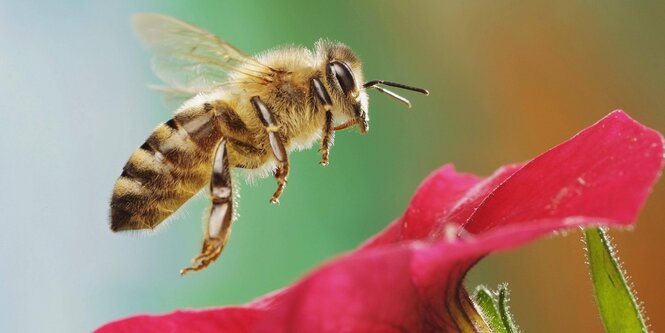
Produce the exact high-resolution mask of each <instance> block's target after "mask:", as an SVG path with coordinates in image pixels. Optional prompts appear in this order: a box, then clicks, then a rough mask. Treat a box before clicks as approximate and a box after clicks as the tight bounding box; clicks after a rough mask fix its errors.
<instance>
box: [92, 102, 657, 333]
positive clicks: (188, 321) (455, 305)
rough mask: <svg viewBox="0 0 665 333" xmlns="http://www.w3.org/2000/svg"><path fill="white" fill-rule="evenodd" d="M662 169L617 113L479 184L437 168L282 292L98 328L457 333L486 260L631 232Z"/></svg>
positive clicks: (653, 147) (647, 139) (636, 128)
mask: <svg viewBox="0 0 665 333" xmlns="http://www.w3.org/2000/svg"><path fill="white" fill-rule="evenodd" d="M662 166H663V138H662V136H661V135H660V134H659V133H658V132H656V131H654V130H651V129H649V128H647V127H645V126H643V125H641V124H639V123H637V122H635V121H634V120H632V119H631V118H630V117H628V116H627V115H626V114H625V113H623V112H622V111H615V112H612V113H611V114H610V115H608V116H607V117H605V118H603V119H602V120H601V121H599V122H598V123H596V124H594V125H593V126H591V127H589V128H587V129H585V130H584V131H582V132H580V133H579V134H577V135H576V136H574V137H573V138H571V139H570V140H568V141H566V142H564V143H562V144H560V145H559V146H556V147H554V148H552V149H550V150H549V151H547V152H545V153H543V154H542V155H540V156H538V157H536V158H535V159H533V160H531V161H529V162H527V163H524V164H516V165H509V166H505V167H502V168H500V169H499V170H498V171H496V172H495V173H494V174H493V175H491V176H490V177H487V178H484V179H483V178H480V177H477V176H474V175H469V174H462V173H458V172H456V171H455V170H454V168H453V167H452V166H444V167H442V168H441V169H439V170H437V171H435V172H434V173H433V174H432V175H431V176H429V177H428V178H427V179H426V180H425V181H424V182H423V184H422V185H421V186H420V188H419V189H418V190H417V192H416V194H415V197H414V198H413V199H412V200H411V203H410V204H409V206H408V208H407V210H406V212H405V213H404V215H403V216H402V217H401V218H399V219H398V220H396V221H394V222H393V223H392V224H391V225H389V226H388V227H387V228H386V229H385V230H384V231H382V232H381V233H379V234H378V235H376V236H375V237H374V238H372V239H370V240H369V241H367V242H366V243H365V244H363V245H362V246H360V247H359V248H358V249H356V250H354V251H352V252H350V253H348V254H346V255H343V256H341V257H339V258H337V259H335V260H333V261H331V262H328V263H326V264H324V265H322V266H321V267H319V268H318V269H316V270H315V271H313V272H312V273H310V274H309V275H308V276H306V277H304V278H303V279H302V280H300V281H299V282H297V283H295V284H294V285H292V286H290V287H288V288H286V289H283V290H282V291H280V292H277V293H275V294H272V295H268V296H265V297H263V298H261V299H258V300H256V301H254V302H252V303H250V304H248V305H244V306H239V307H225V308H214V309H205V310H185V311H176V312H173V313H169V314H165V315H156V316H155V315H140V316H136V317H131V318H127V319H122V320H119V321H116V322H112V323H110V324H107V325H106V326H104V327H102V328H100V329H99V330H98V331H97V332H99V333H111V332H115V333H119V332H160V333H161V332H189V333H191V332H275V333H277V332H316V333H322V332H323V333H325V332H335V333H347V332H348V333H351V332H363V333H367V332H449V331H450V332H455V331H460V330H463V329H465V328H468V327H469V326H468V325H472V324H471V322H472V321H473V318H470V317H469V316H473V313H474V311H473V310H469V306H471V305H470V303H468V298H467V297H466V291H465V289H464V288H463V286H462V281H463V278H464V275H465V274H466V272H467V271H468V270H469V269H470V268H471V267H472V266H473V265H474V264H475V263H476V262H478V261H479V260H480V259H481V258H482V257H483V256H485V255H487V254H488V253H491V252H493V251H500V250H507V249H510V248H513V247H516V246H520V245H522V244H524V243H526V242H529V241H531V240H534V239H536V238H538V237H541V236H544V235H548V234H550V233H552V232H553V231H556V230H561V229H569V228H572V227H576V226H589V225H614V226H621V225H630V224H632V223H633V221H634V219H635V217H636V215H637V213H638V210H639V209H640V207H641V206H642V204H643V203H644V201H645V199H646V197H647V195H648V193H649V191H650V189H651V187H652V185H653V184H654V182H655V180H656V178H657V177H658V175H659V173H660V170H661V168H662Z"/></svg>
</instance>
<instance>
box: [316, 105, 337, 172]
mask: <svg viewBox="0 0 665 333" xmlns="http://www.w3.org/2000/svg"><path fill="white" fill-rule="evenodd" d="M334 135H335V131H334V129H333V127H332V112H330V111H326V123H325V125H324V126H323V135H322V137H323V139H322V140H321V149H319V151H320V152H321V154H322V157H321V165H324V166H325V165H328V162H329V159H328V154H329V153H330V145H331V144H332V141H333V139H334Z"/></svg>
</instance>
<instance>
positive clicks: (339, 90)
mask: <svg viewBox="0 0 665 333" xmlns="http://www.w3.org/2000/svg"><path fill="white" fill-rule="evenodd" d="M316 54H317V55H318V59H319V60H320V61H321V66H322V67H323V69H322V72H323V73H324V76H325V77H324V80H323V81H324V82H325V84H326V86H327V87H328V91H329V92H330V97H331V98H332V102H333V113H334V118H335V119H336V121H341V122H346V121H348V120H355V121H356V123H357V124H358V126H359V127H360V131H361V132H362V133H367V131H368V130H369V114H368V113H367V104H368V97H367V93H366V92H365V87H363V85H362V82H363V81H364V77H363V72H362V68H361V63H360V59H358V57H356V55H355V54H353V52H352V51H351V49H350V48H349V47H348V46H346V45H344V44H342V43H334V42H330V41H326V40H320V41H319V42H317V44H316Z"/></svg>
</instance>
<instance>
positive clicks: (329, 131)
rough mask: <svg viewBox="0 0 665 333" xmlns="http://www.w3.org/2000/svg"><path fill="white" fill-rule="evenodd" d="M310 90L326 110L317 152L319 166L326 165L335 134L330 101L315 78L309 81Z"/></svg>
mask: <svg viewBox="0 0 665 333" xmlns="http://www.w3.org/2000/svg"><path fill="white" fill-rule="evenodd" d="M311 89H312V91H313V92H314V95H315V96H316V97H317V98H318V100H319V102H320V103H321V105H323V109H324V110H326V122H325V124H324V125H323V133H322V135H321V137H322V139H321V149H319V151H320V152H321V154H322V155H323V156H322V157H321V165H328V162H329V160H328V154H329V153H330V145H331V144H332V141H333V135H334V133H335V132H334V130H333V127H332V112H331V110H332V100H331V99H330V95H329V94H328V91H327V90H326V88H325V86H323V83H321V80H319V79H318V78H316V77H315V78H313V79H312V81H311Z"/></svg>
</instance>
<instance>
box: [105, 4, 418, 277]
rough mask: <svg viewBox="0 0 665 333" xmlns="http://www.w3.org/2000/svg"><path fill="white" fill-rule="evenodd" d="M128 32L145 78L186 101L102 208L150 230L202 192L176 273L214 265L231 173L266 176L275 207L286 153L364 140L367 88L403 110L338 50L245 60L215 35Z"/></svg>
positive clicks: (224, 237)
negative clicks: (147, 63)
mask: <svg viewBox="0 0 665 333" xmlns="http://www.w3.org/2000/svg"><path fill="white" fill-rule="evenodd" d="M133 24H134V26H135V28H136V31H137V32H138V34H139V36H140V38H141V40H142V41H143V42H144V43H145V44H146V45H147V46H148V47H149V48H150V49H151V50H152V51H153V52H154V57H153V69H154V72H155V74H156V75H157V76H158V77H159V78H160V79H161V80H163V81H164V82H165V83H166V84H167V85H168V88H165V89H164V90H165V92H167V93H168V94H171V95H179V96H185V97H189V99H188V100H187V101H186V102H184V104H182V106H181V107H180V108H179V109H178V110H177V111H176V113H175V116H174V117H173V118H171V119H170V120H168V121H167V122H165V123H163V124H161V125H159V126H158V127H157V128H156V129H155V130H154V131H153V132H152V134H151V135H150V136H149V137H148V139H147V140H146V141H145V142H144V143H143V144H142V145H141V146H140V147H139V148H138V149H137V150H136V151H134V153H133V154H132V155H131V157H130V158H129V161H128V162H127V163H126V164H125V166H124V167H123V171H122V174H121V175H120V177H119V178H118V180H117V181H116V183H115V187H114V189H113V196H112V198H111V204H110V221H111V223H110V227H111V230H113V231H123V230H138V229H154V228H155V227H157V225H159V224H160V223H161V222H162V221H164V219H166V218H167V217H169V216H170V215H172V214H173V213H174V212H175V211H176V210H177V209H178V208H179V207H180V206H181V205H182V204H184V203H185V202H186V201H187V200H189V199H190V198H191V197H192V196H194V195H195V194H196V193H197V192H199V191H200V190H201V188H202V187H203V186H205V185H206V184H209V194H210V200H211V202H212V207H211V209H210V212H209V216H208V219H207V222H206V225H205V228H204V238H203V246H202V249H201V253H200V254H199V255H198V256H197V257H196V258H194V259H193V264H192V265H191V266H190V267H187V268H184V269H182V270H181V272H180V273H181V274H183V275H184V274H185V273H187V272H191V271H198V270H201V269H203V268H205V267H207V266H208V265H210V264H211V263H212V262H213V261H215V260H216V259H217V258H218V257H219V255H220V253H221V252H222V250H223V249H224V247H225V246H226V243H227V241H228V239H229V234H230V232H231V224H232V222H233V220H234V212H233V211H234V204H233V198H234V197H233V186H232V178H231V169H232V168H241V169H249V170H254V171H259V172H263V173H264V174H270V173H272V174H274V176H275V179H276V180H277V189H276V190H275V193H274V194H273V195H272V198H271V199H270V201H271V202H272V203H279V197H280V195H281V194H282V191H284V187H285V186H286V182H287V178H288V175H289V152H291V151H293V150H302V149H307V148H310V147H311V146H312V145H313V144H314V142H315V141H317V140H320V141H321V148H320V152H321V154H322V159H321V164H322V165H326V164H328V154H329V152H330V147H331V145H332V143H333V137H334V134H335V131H339V130H343V129H346V128H350V127H354V126H357V127H359V129H360V132H362V133H367V131H368V129H369V115H368V113H367V111H368V110H367V105H368V97H367V92H366V90H367V89H370V88H373V89H376V90H378V91H379V92H382V93H384V94H387V95H389V96H391V97H393V98H395V99H397V100H399V101H401V102H403V103H405V104H406V105H407V106H409V107H410V103H409V101H408V100H407V99H405V98H403V97H401V96H399V95H397V94H395V93H394V92H392V91H390V90H387V89H386V88H384V87H383V86H391V87H396V88H401V89H406V90H411V91H415V92H419V93H423V94H428V91H427V90H425V89H421V88H415V87H411V86H407V85H403V84H399V83H394V82H388V81H383V80H375V81H365V80H364V77H363V72H362V70H361V63H360V60H359V59H358V57H356V56H355V55H354V53H353V52H352V51H351V49H349V47H347V46H346V45H344V44H341V43H336V42H330V41H326V40H319V41H318V42H317V43H316V45H315V47H314V50H313V51H310V50H308V49H306V48H304V47H298V46H288V47H281V48H276V49H273V50H269V51H266V52H264V53H261V54H259V55H257V56H255V57H252V56H250V55H247V54H245V53H243V52H242V51H240V50H238V49H236V48H235V47H233V46H231V45H230V44H228V43H227V42H225V41H224V40H222V39H221V38H219V37H216V36H215V35H213V34H211V33H209V32H207V31H205V30H203V29H200V28H198V27H195V26H193V25H190V24H188V23H185V22H182V21H180V20H177V19H175V18H172V17H168V16H163V15H158V14H139V15H136V16H134V17H133Z"/></svg>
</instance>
